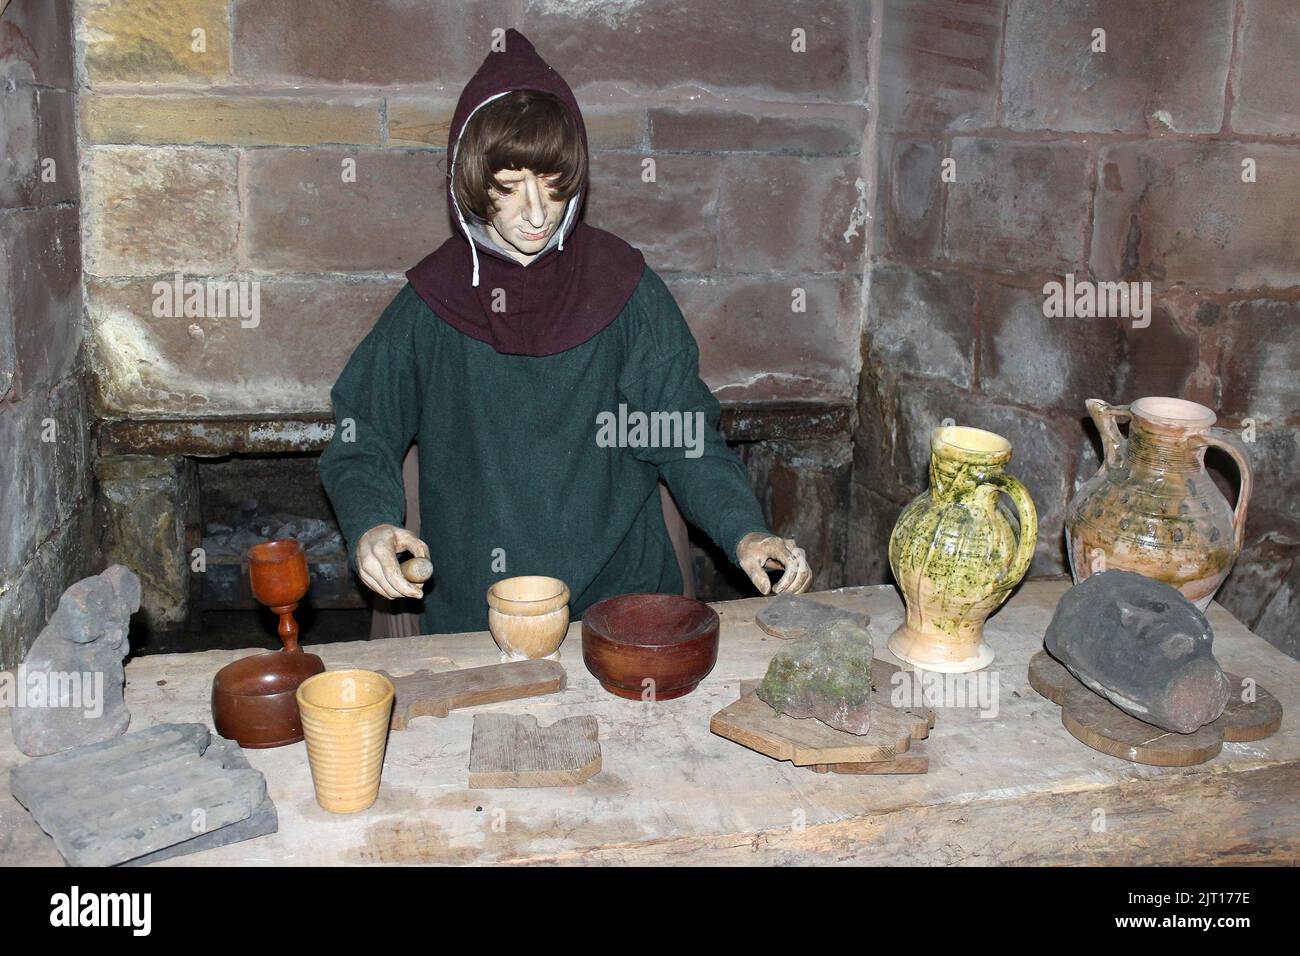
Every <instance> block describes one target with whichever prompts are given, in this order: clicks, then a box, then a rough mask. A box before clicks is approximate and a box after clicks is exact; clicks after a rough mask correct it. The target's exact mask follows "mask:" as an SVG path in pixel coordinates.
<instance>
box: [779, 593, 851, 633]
mask: <svg viewBox="0 0 1300 956" xmlns="http://www.w3.org/2000/svg"><path fill="white" fill-rule="evenodd" d="M833 621H851V622H853V623H854V624H861V625H862V626H863V627H866V626H867V625H868V624H869V623H870V621H871V618H870V617H869V616H868V615H867V614H865V613H860V612H857V611H850V610H846V609H845V608H839V607H832V606H831V605H829V604H823V603H821V602H820V601H813V600H811V599H809V598H805V597H796V596H795V595H793V594H778V595H776V596H775V597H773V598H771V599H770V600H769V601H768V602H767V604H766V605H765V606H764V607H763V609H762V610H761V611H759V612H758V614H757V615H756V616H755V617H754V623H755V624H757V625H758V626H759V627H760V628H762V630H763V631H764V632H765V633H767V634H771V635H772V636H773V637H779V638H781V639H782V640H785V641H793V640H800V639H802V638H805V637H807V636H808V635H809V634H811V633H812V631H813V629H814V628H816V627H818V626H819V625H822V624H830V623H831V622H833Z"/></svg>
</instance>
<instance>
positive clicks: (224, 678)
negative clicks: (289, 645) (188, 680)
mask: <svg viewBox="0 0 1300 956" xmlns="http://www.w3.org/2000/svg"><path fill="white" fill-rule="evenodd" d="M324 670H325V662H324V661H322V660H321V659H320V658H319V657H317V656H316V655H315V654H306V653H303V652H302V651H299V652H298V653H296V654H291V653H289V652H287V651H278V652H275V653H271V654H254V655H253V656H252V657H245V658H243V659H242V660H237V661H235V662H234V663H233V664H227V665H226V666H225V667H223V668H221V670H219V671H217V676H216V677H214V678H213V679H212V722H213V723H214V724H215V725H216V728H217V733H219V734H220V735H221V736H223V737H225V738H227V739H228V740H234V741H237V742H238V743H239V746H241V747H250V748H253V749H262V748H266V747H283V746H285V745H286V744H296V743H297V742H298V741H300V740H302V719H301V718H300V717H299V716H298V699H297V697H296V696H295V695H296V694H297V692H298V685H299V684H301V683H302V682H303V681H305V680H306V679H307V678H308V677H312V676H314V675H316V674H319V673H321V672H322V671H324Z"/></svg>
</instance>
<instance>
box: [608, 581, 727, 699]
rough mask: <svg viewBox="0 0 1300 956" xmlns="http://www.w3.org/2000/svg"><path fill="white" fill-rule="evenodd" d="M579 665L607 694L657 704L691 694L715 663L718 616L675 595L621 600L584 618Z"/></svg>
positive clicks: (623, 597) (634, 596)
mask: <svg viewBox="0 0 1300 956" xmlns="http://www.w3.org/2000/svg"><path fill="white" fill-rule="evenodd" d="M582 660H583V663H585V664H586V665H587V670H589V671H591V674H592V676H593V677H595V678H596V680H598V681H600V685H601V686H602V687H604V688H605V690H607V691H609V692H610V693H611V694H617V695H618V696H619V697H626V698H627V699H629V700H641V699H643V695H645V694H646V692H647V690H649V688H647V687H646V685H645V684H644V683H643V682H644V681H645V680H646V679H647V678H649V679H650V680H653V681H654V689H653V693H654V698H653V699H655V700H672V699H673V698H674V697H681V696H683V695H685V694H689V693H690V692H691V691H693V690H695V687H696V685H697V684H699V682H700V681H702V680H703V679H704V678H705V677H706V676H708V673H709V671H711V670H713V665H714V664H716V663H717V661H718V615H717V612H716V611H714V610H713V608H711V607H709V606H708V605H707V604H703V603H701V602H699V601H693V600H691V599H690V598H686V597H682V596H680V595H677V594H623V595H620V596H619V597H613V598H608V599H607V600H604V601H601V602H600V603H599V604H594V605H592V606H591V607H590V608H588V609H587V611H586V613H585V614H583V615H582Z"/></svg>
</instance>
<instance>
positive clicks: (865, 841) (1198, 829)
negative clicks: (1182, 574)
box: [0, 582, 1300, 866]
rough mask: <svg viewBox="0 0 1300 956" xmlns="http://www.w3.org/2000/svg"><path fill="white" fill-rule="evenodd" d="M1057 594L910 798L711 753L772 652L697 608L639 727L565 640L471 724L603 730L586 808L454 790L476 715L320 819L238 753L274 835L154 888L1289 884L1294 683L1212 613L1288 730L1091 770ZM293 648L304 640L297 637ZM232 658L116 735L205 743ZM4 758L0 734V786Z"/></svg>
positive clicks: (409, 656) (372, 645) (130, 687)
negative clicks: (683, 678) (823, 866)
mask: <svg viewBox="0 0 1300 956" xmlns="http://www.w3.org/2000/svg"><path fill="white" fill-rule="evenodd" d="M1066 586H1067V585H1066V583H1065V582H1030V583H1028V584H1026V585H1024V586H1023V587H1022V588H1021V589H1020V590H1019V591H1018V592H1017V593H1016V594H1015V595H1014V596H1013V597H1012V599H1011V601H1009V602H1008V604H1007V605H1006V606H1005V607H1004V608H1003V609H1002V610H1001V611H1000V612H998V614H996V615H995V616H994V617H993V618H992V619H991V620H990V621H989V624H988V627H987V638H988V641H989V643H990V644H991V645H992V647H993V648H994V651H995V652H996V654H997V658H996V660H995V661H994V663H993V664H992V665H991V667H990V668H989V669H988V670H987V671H986V672H984V673H986V674H987V675H988V677H987V678H985V679H986V680H987V679H992V678H993V677H994V676H996V679H997V684H998V690H999V693H998V696H997V704H998V706H997V712H996V716H992V715H986V716H981V712H980V710H979V709H978V708H975V707H962V708H956V707H943V708H939V709H938V711H937V713H938V722H937V724H936V726H935V728H934V731H933V732H932V734H931V736H930V739H929V740H927V741H925V742H924V744H923V746H924V748H925V752H926V753H927V755H928V756H929V758H930V763H931V769H930V772H929V773H928V774H921V775H899V776H847V775H846V776H841V775H837V774H817V773H813V772H812V771H810V770H807V769H804V768H800V767H794V766H792V765H790V764H787V763H778V762H776V761H773V760H771V759H769V758H767V757H764V756H762V755H760V754H758V753H755V752H753V751H750V750H747V749H745V748H743V747H741V746H740V745H738V744H735V743H732V742H731V741H729V740H725V739H723V738H721V737H717V736H714V735H713V734H711V733H710V732H709V718H710V717H711V716H712V714H713V713H714V712H716V711H717V710H719V709H721V708H722V707H724V706H725V705H727V704H729V703H731V702H732V701H734V700H735V699H736V697H737V693H738V686H739V681H740V679H741V678H747V677H756V676H759V675H761V674H762V673H763V672H764V670H765V669H766V666H767V661H768V659H769V658H770V657H771V655H772V654H773V653H774V652H775V651H776V649H777V648H778V647H779V646H780V645H781V643H782V642H781V641H780V640H778V639H776V638H773V637H769V636H767V635H766V634H764V633H763V632H762V631H761V630H760V629H759V628H758V627H757V625H755V624H754V615H755V614H756V613H757V612H758V611H759V610H760V609H761V608H762V607H763V604H764V601H765V600H766V599H764V598H752V599H748V600H743V601H733V602H726V603H721V604H718V605H715V607H716V608H717V610H718V613H719V614H720V615H721V617H722V638H721V649H720V653H719V656H718V664H717V667H716V668H715V669H714V671H713V673H712V674H711V675H710V676H709V677H708V678H707V679H706V680H705V681H704V682H703V683H702V684H701V685H700V687H699V689H698V690H696V691H695V692H694V693H692V694H690V695H688V696H686V697H683V698H681V699H679V700H673V701H665V702H659V703H655V704H646V703H643V702H639V701H625V700H621V699H619V698H616V697H613V696H611V695H610V694H607V693H606V692H605V691H604V690H602V689H601V688H600V686H599V685H598V684H597V683H596V681H595V680H594V679H593V678H592V677H591V676H590V675H589V674H588V673H587V670H586V668H585V667H584V666H583V664H582V645H581V640H582V638H581V632H580V625H579V624H578V623H576V622H575V623H574V624H573V625H572V626H571V627H570V630H569V634H568V637H567V639H566V641H565V643H564V645H563V647H562V649H561V655H562V656H561V659H562V662H563V663H564V665H565V668H566V670H567V671H568V680H569V686H568V689H567V690H565V691H564V692H563V693H561V694H557V695H553V696H549V697H540V698H532V699H528V700H518V701H510V702H506V703H501V704H495V705H491V706H490V707H487V708H480V709H483V710H494V711H500V712H504V713H531V714H535V715H536V716H537V717H538V718H539V719H540V721H541V722H542V723H543V724H548V723H550V722H551V721H553V720H557V719H559V718H561V717H567V716H570V715H575V714H594V715H596V717H597V718H598V719H599V723H600V743H601V749H602V752H603V769H602V771H601V773H599V774H597V775H596V776H595V777H593V778H592V779H591V780H590V781H588V782H587V784H585V785H584V786H581V787H573V788H558V789H531V790H470V789H468V788H467V785H466V779H467V770H466V767H467V763H468V756H469V743H470V730H471V724H472V721H473V713H474V712H475V710H474V709H471V710H469V711H457V712H453V713H452V715H451V716H450V717H446V718H435V717H422V718H419V719H417V720H414V721H412V722H411V725H410V728H409V729H408V730H405V731H401V732H394V733H392V734H390V737H389V743H388V753H387V757H386V760H385V764H384V775H383V784H382V788H381V791H380V795H379V800H378V802H377V803H376V804H375V805H374V806H373V807H372V808H371V809H369V810H367V811H364V812H362V813H358V814H353V815H350V816H335V815H333V814H331V813H328V812H326V811H325V810H322V809H321V808H320V807H319V806H317V804H316V801H315V798H314V796H313V792H312V784H311V775H310V772H309V770H308V766H307V755H306V751H305V748H304V746H303V745H302V744H296V745H294V746H291V747H283V748H280V749H277V750H252V751H247V754H248V758H249V760H250V762H251V763H252V765H253V766H254V767H256V768H257V769H259V770H261V771H263V772H264V773H265V774H266V779H267V785H268V788H269V790H270V793H271V796H272V798H273V799H274V800H275V803H276V807H277V808H278V811H279V817H280V830H279V832H278V833H276V834H273V835H271V836H266V837H262V838H259V839H256V840H252V841H248V842H246V843H241V844H236V845H232V846H226V847H222V848H219V849H216V850H211V851H208V852H206V853H201V854H196V855H191V856H185V857H179V858H177V859H174V860H171V861H168V862H167V863H165V864H162V865H178V866H184V865H191V866H196V865H204V864H227V865H230V864H248V865H257V864H274V865H285V864H291V865H300V864H302V865H305V864H337V863H506V862H509V863H601V864H609V863H664V862H680V863H688V864H690V863H701V864H714V863H729V864H745V863H752V864H771V863H802V862H858V863H905V864H940V865H950V864H963V863H967V864H1007V863H1130V864H1156V863H1176V862H1189V863H1207V862H1228V861H1236V862H1265V861H1266V862H1295V861H1297V860H1298V859H1300V819H1298V816H1300V815H1298V813H1297V804H1298V802H1300V680H1298V678H1300V663H1298V662H1296V661H1294V660H1292V659H1290V658H1289V657H1287V656H1285V655H1284V654H1282V653H1281V652H1279V651H1278V650H1276V649H1275V648H1273V647H1272V646H1271V645H1269V644H1268V643H1266V642H1265V641H1263V640H1262V639H1260V638H1258V637H1256V636H1254V635H1253V634H1251V633H1250V632H1249V631H1248V630H1247V629H1246V628H1245V627H1244V626H1242V625H1241V624H1240V623H1239V622H1237V621H1236V620H1235V619H1234V618H1232V616H1231V615H1229V614H1228V613H1227V612H1226V611H1225V610H1224V609H1223V608H1221V607H1219V606H1218V605H1217V604H1216V605H1214V606H1213V607H1212V608H1211V611H1210V621H1211V623H1212V624H1213V626H1214V630H1215V653H1216V656H1217V657H1218V658H1219V661H1220V662H1221V663H1222V665H1223V666H1224V668H1225V669H1226V670H1229V671H1232V672H1233V673H1236V674H1239V675H1241V676H1243V677H1254V678H1255V679H1256V680H1257V681H1258V683H1259V684H1261V685H1263V686H1264V687H1267V688H1268V689H1269V690H1270V691H1272V692H1273V693H1274V694H1275V695H1276V696H1277V697H1278V698H1279V699H1280V700H1281V701H1282V704H1283V707H1284V708H1285V711H1286V713H1285V717H1284V719H1283V723H1282V728H1281V730H1279V731H1278V732H1277V733H1276V734H1275V735H1273V736H1272V737H1271V738H1269V739H1267V740H1263V741H1258V742H1255V743H1247V744H1235V743H1225V744H1224V747H1223V752H1222V753H1221V754H1220V755H1219V756H1218V757H1216V758H1215V759H1214V760H1212V761H1210V762H1209V763H1206V764H1202V765H1201V766H1198V767H1192V768H1185V769H1161V768H1154V767H1145V766H1140V765H1137V764H1132V763H1128V762H1126V761H1123V760H1119V759H1116V758H1113V757H1107V756H1105V755H1103V754H1100V753H1097V752H1095V751H1092V750H1090V749H1088V748H1087V747H1085V746H1084V745H1083V744H1081V743H1079V742H1078V741H1076V740H1075V739H1074V738H1073V737H1071V736H1070V735H1069V734H1068V733H1067V732H1066V730H1065V729H1064V728H1063V727H1062V726H1061V719H1060V710H1059V708H1057V707H1056V705H1054V704H1052V703H1050V702H1048V701H1046V700H1044V699H1042V698H1041V697H1039V696H1038V695H1037V694H1036V693H1035V692H1034V691H1033V690H1031V689H1030V687H1029V685H1028V681H1027V676H1026V675H1027V666H1028V662H1029V658H1030V656H1031V655H1032V654H1033V653H1034V652H1035V651H1036V650H1037V649H1038V648H1039V647H1040V646H1041V640H1042V635H1043V631H1044V630H1045V629H1046V626H1047V623H1048V621H1049V620H1050V617H1051V614H1052V611H1053V609H1054V608H1055V606H1056V602H1057V600H1058V599H1059V598H1060V596H1061V594H1062V593H1063V592H1064V590H1065V588H1066ZM812 596H813V597H815V598H816V599H817V600H820V601H824V602H826V603H828V604H833V605H838V606H842V607H856V608H860V609H864V610H866V611H867V612H868V613H869V614H870V615H871V618H872V623H871V630H872V633H873V636H874V638H875V642H876V648H877V656H878V657H883V658H886V659H891V660H892V657H891V656H890V655H889V653H888V651H887V650H885V641H886V639H887V638H888V636H889V634H890V633H891V632H892V631H893V629H894V628H895V627H896V626H897V625H898V623H899V622H900V621H901V619H902V606H901V603H900V601H899V599H898V596H897V593H896V592H895V591H894V589H893V588H889V587H866V588H847V589H842V590H838V591H830V592H822V593H819V594H816V595H812ZM308 636H310V635H308ZM311 650H313V651H315V652H316V653H319V654H320V655H321V657H323V658H324V659H325V662H326V664H327V666H328V667H330V668H331V669H333V668H341V667H364V668H371V669H380V668H382V669H385V670H387V671H389V672H390V673H394V674H401V673H407V672H409V671H413V670H418V669H420V668H429V669H434V670H440V669H448V668H452V667H468V666H475V665H479V664H490V663H495V662H497V660H498V652H497V648H496V646H495V645H494V644H493V643H492V639H491V637H490V636H489V635H488V634H487V633H477V634H461V635H440V636H427V637H414V638H399V639H393V640H378V641H357V642H354V643H347V644H331V645H325V646H319V647H312V648H311ZM246 653H248V652H238V651H206V652H202V653H193V654H168V655H160V656H155V657H145V658H141V659H139V660H136V661H133V662H132V663H131V664H130V665H129V667H128V668H127V689H126V694H127V704H128V706H129V707H130V709H131V712H132V717H133V719H132V724H131V726H132V729H138V728H141V727H145V726H148V725H150V724H154V723H161V722H167V721H202V722H204V723H207V724H209V726H210V725H211V724H210V721H211V715H210V712H209V707H208V693H209V689H210V686H211V681H212V675H213V674H214V673H215V672H216V671H217V670H218V669H219V668H220V667H222V666H223V665H225V664H227V663H229V662H230V661H233V660H235V659H236V658H238V657H241V656H243V655H244V654H246ZM24 759H26V758H24V757H23V756H22V755H21V754H19V753H18V752H17V751H16V750H15V749H14V746H13V743H12V740H11V736H10V733H9V727H8V716H7V714H5V713H3V712H0V780H7V778H8V770H9V768H10V767H11V766H13V765H14V764H16V763H17V762H19V761H22V760H24ZM5 789H6V790H7V787H6V788H5ZM59 862H60V859H59V857H58V854H57V853H56V852H55V850H54V848H53V845H52V843H51V841H50V840H49V838H48V837H46V836H45V835H44V834H43V833H42V832H41V831H40V829H39V828H38V827H37V826H36V824H35V823H34V822H33V821H32V820H31V818H30V817H29V816H28V814H27V812H26V811H25V810H23V808H22V807H21V806H19V805H18V803H17V802H16V801H14V800H13V799H12V798H11V797H9V796H8V795H7V793H6V794H4V795H3V796H0V864H2V865H14V864H22V863H43V864H58V863H59Z"/></svg>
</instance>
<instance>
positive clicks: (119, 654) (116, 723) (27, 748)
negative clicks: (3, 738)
mask: <svg viewBox="0 0 1300 956" xmlns="http://www.w3.org/2000/svg"><path fill="white" fill-rule="evenodd" d="M139 608H140V579H139V578H137V577H136V576H135V574H134V573H133V572H132V571H131V570H130V569H129V568H126V567H123V566H122V565H120V564H115V565H113V566H112V567H110V568H109V569H108V570H106V571H105V572H103V573H102V574H98V575H95V576H94V577H89V578H83V579H82V580H80V581H78V582H76V583H75V584H73V585H72V586H71V587H69V588H68V589H67V590H66V591H64V592H63V596H62V597H61V598H59V606H58V608H57V609H56V610H55V612H54V613H53V614H52V615H51V616H50V620H49V623H47V624H46V625H45V627H44V629H43V630H42V631H41V633H40V636H38V637H37V638H36V643H34V644H33V645H32V648H31V650H30V651H28V652H27V658H26V660H25V661H24V662H23V664H22V666H21V667H19V669H18V672H17V675H16V679H15V683H14V687H13V692H14V693H13V696H14V700H13V702H12V707H11V709H10V711H9V713H10V722H11V724H12V727H13V735H14V743H15V744H17V745H18V749H19V750H21V751H22V752H23V753H25V754H27V755H28V756H31V757H37V756H41V755H44V754H52V753H58V752H59V751H61V750H68V749H69V748H72V747H80V746H82V745H84V744H93V743H98V742H100V741H102V740H109V739H110V738H113V737H116V736H118V735H119V734H121V733H123V732H124V731H125V730H126V728H127V725H128V724H129V723H130V722H131V714H130V713H129V712H128V711H127V709H126V702H125V700H124V699H123V697H122V688H123V685H124V683H125V680H126V675H125V671H124V670H123V667H122V659H123V658H124V657H126V655H127V653H128V652H129V651H130V650H131V646H130V644H129V643H128V641H127V636H126V635H127V625H128V623H129V622H130V619H131V615H132V614H133V613H135V612H136V611H137V610H139Z"/></svg>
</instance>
